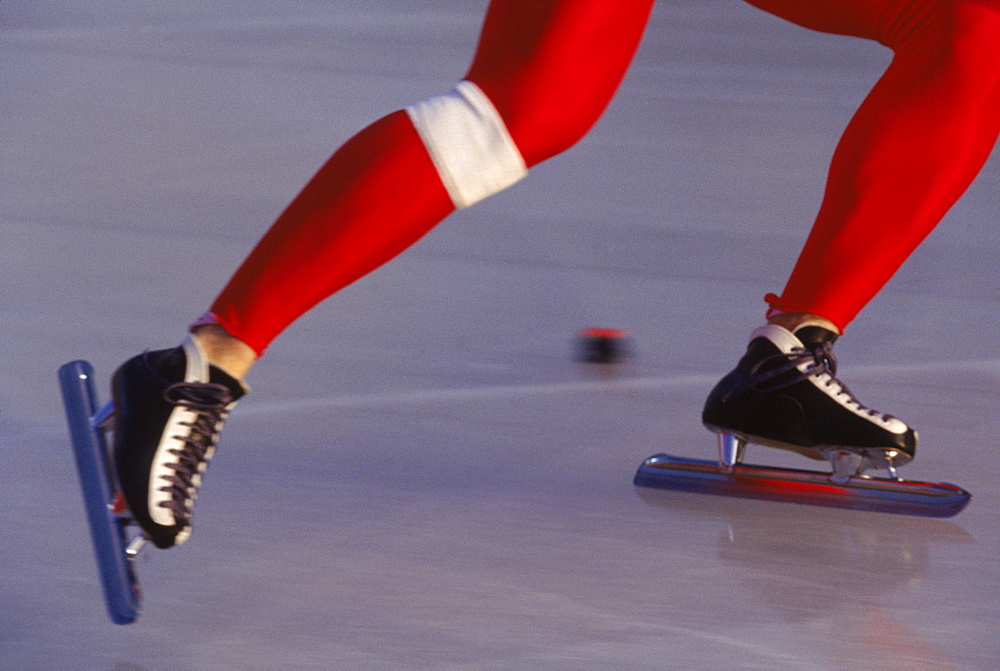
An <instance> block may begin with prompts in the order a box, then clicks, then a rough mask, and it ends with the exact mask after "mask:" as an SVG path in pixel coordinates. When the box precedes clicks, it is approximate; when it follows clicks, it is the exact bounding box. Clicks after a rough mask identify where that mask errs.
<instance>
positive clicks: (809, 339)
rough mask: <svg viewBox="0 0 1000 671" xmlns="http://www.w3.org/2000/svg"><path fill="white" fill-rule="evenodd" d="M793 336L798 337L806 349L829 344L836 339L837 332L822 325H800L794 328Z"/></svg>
mask: <svg viewBox="0 0 1000 671" xmlns="http://www.w3.org/2000/svg"><path fill="white" fill-rule="evenodd" d="M795 337H796V338H798V339H799V340H800V341H801V342H802V344H803V345H805V347H806V348H807V349H815V348H817V347H822V346H823V345H825V344H826V343H830V344H831V345H832V344H833V343H835V342H836V341H837V337H838V336H837V334H836V333H834V332H833V331H830V330H829V329H825V328H823V327H822V326H801V327H799V328H798V329H796V330H795Z"/></svg>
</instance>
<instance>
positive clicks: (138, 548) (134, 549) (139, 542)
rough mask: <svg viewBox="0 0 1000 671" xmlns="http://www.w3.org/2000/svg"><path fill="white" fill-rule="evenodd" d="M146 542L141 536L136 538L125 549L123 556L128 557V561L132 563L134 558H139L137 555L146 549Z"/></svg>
mask: <svg viewBox="0 0 1000 671" xmlns="http://www.w3.org/2000/svg"><path fill="white" fill-rule="evenodd" d="M147 542H148V541H147V539H146V537H145V536H143V535H141V534H140V535H138V536H136V537H135V538H133V539H132V541H131V542H130V543H129V544H128V547H126V548H125V554H126V555H128V558H129V559H130V560H133V561H134V560H135V559H136V557H138V556H139V553H140V552H142V550H143V548H145V547H146V544H147Z"/></svg>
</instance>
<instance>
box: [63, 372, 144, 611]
mask: <svg viewBox="0 0 1000 671" xmlns="http://www.w3.org/2000/svg"><path fill="white" fill-rule="evenodd" d="M59 385H60V388H61V391H62V397H63V403H64V405H65V408H66V420H67V423H68V424H69V432H70V439H71V442H72V444H73V454H74V457H75V459H76V466H77V471H78V472H79V475H80V486H81V489H82V490H83V502H84V507H85V509H86V513H87V522H88V526H89V527H90V537H91V541H92V542H93V546H94V553H95V556H96V559H97V568H98V574H99V576H100V579H101V585H102V587H103V591H104V598H105V603H106V605H107V609H108V615H109V616H110V617H111V621H112V622H114V623H115V624H129V623H132V622H134V621H135V620H136V619H137V618H138V617H139V613H140V610H141V601H142V599H141V592H140V589H139V582H138V578H137V575H136V571H135V559H136V557H137V556H138V554H139V552H140V550H141V549H142V548H143V546H144V545H145V543H146V538H145V537H144V536H143V535H142V534H141V533H140V532H138V527H137V526H136V525H135V523H134V521H133V520H132V518H131V516H130V515H129V514H128V512H127V510H124V508H123V506H122V505H121V503H120V500H119V496H118V495H119V492H120V489H119V487H118V485H117V477H116V475H115V470H114V468H113V466H112V463H111V453H110V451H109V449H108V437H107V433H108V428H109V426H110V421H111V419H112V417H113V415H114V407H113V405H112V404H111V403H110V402H109V403H107V404H105V405H104V406H103V407H102V406H99V405H98V401H97V393H96V391H95V388H94V370H93V367H92V366H91V365H90V364H89V363H88V362H86V361H72V362H70V363H67V364H65V365H63V366H61V367H60V368H59Z"/></svg>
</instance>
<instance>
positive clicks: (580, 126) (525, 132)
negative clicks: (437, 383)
mask: <svg viewBox="0 0 1000 671" xmlns="http://www.w3.org/2000/svg"><path fill="white" fill-rule="evenodd" d="M651 5H652V2H651V1H643V2H624V3H623V2H620V1H618V0H599V1H591V2H579V1H578V0H556V1H548V2H539V1H538V0H494V2H493V3H491V5H490V8H489V11H488V13H487V16H486V20H485V24H484V28H483V34H482V37H481V40H480V44H479V47H478V50H477V53H476V56H475V59H474V61H473V64H472V67H471V69H470V71H469V73H468V75H467V76H466V78H465V83H463V84H460V87H461V88H459V89H456V90H455V91H452V92H451V93H450V94H447V95H445V96H438V97H435V98H431V99H429V100H427V101H423V102H422V103H418V104H417V105H414V106H413V107H412V108H409V109H408V110H407V112H403V111H400V112H396V113H393V114H391V115H389V116H388V117H386V118H384V119H382V120H380V121H378V122H376V123H375V124H373V125H372V126H370V127H368V128H367V129H365V130H364V131H362V132H361V133H360V134H359V135H357V136H356V137H354V138H353V139H351V140H350V141H349V142H348V143H347V144H346V145H345V146H344V147H343V148H341V149H340V150H339V151H338V152H337V153H335V154H334V155H333V157H332V158H331V159H330V160H329V161H328V162H327V164H326V165H325V166H323V168H322V169H321V170H320V171H319V173H318V174H317V175H316V176H315V177H314V178H313V180H312V181H311V182H310V183H309V184H308V185H307V186H306V187H305V189H304V190H303V191H302V193H301V194H299V196H298V197H297V198H296V199H295V200H294V201H293V202H292V204H291V205H290V206H289V207H288V209H287V210H286V211H285V212H284V213H283V214H282V215H281V217H280V218H279V219H278V221H277V222H276V223H275V224H274V226H273V227H272V229H271V230H270V231H269V232H268V233H267V235H266V236H265V237H264V239H263V240H262V241H261V242H260V244H259V245H258V246H257V248H256V249H255V250H254V251H253V252H252V254H251V255H250V256H249V257H248V258H247V260H246V261H245V263H244V264H243V265H242V266H241V267H240V268H239V270H238V271H237V272H236V274H235V276H234V277H233V278H232V280H231V281H230V283H229V284H228V285H227V286H226V287H225V289H223V291H222V293H221V294H220V295H219V297H218V299H217V300H216V301H215V303H214V304H213V305H212V308H211V313H212V314H213V315H214V319H215V320H216V321H217V322H218V324H219V325H220V326H221V327H223V328H224V329H225V331H226V332H228V333H229V334H230V335H231V336H234V337H236V338H237V339H239V340H240V341H242V342H243V343H245V344H246V345H247V346H248V347H249V349H250V350H252V351H253V352H254V353H256V354H260V353H261V352H262V351H263V350H264V348H265V347H266V346H267V345H268V344H269V343H270V342H271V340H272V339H273V338H274V337H275V336H276V335H277V334H278V333H280V332H281V331H282V330H283V329H284V328H285V327H286V326H288V324H290V323H291V322H292V321H294V320H295V319H296V318H298V317H299V316H300V315H302V314H303V313H304V312H306V311H307V310H308V309H310V308H311V307H313V306H314V305H315V304H316V303H318V302H319V301H321V300H323V299H324V298H326V297H327V296H329V295H331V294H333V293H334V292H336V291H338V290H339V289H341V288H342V287H344V286H346V285H348V284H350V283H351V282H353V281H354V280H356V279H358V278H359V277H361V276H363V275H365V274H366V273H368V272H370V271H371V270H373V269H375V268H376V267H378V266H379V265H381V264H383V263H385V262H386V261H388V260H389V259H391V258H393V257H394V256H395V255H397V254H399V253H400V252H402V251H403V250H404V249H406V248H407V247H408V246H410V245H411V244H413V243H414V242H416V241H417V240H418V239H419V238H420V237H421V236H423V235H424V234H425V233H426V232H427V231H428V230H430V229H431V228H432V227H433V226H434V225H435V224H437V223H438V222H439V221H441V220H442V219H443V218H444V217H445V216H447V215H448V214H449V213H450V212H452V211H453V210H454V209H455V208H456V207H463V206H466V205H469V204H471V203H472V202H475V201H476V200H478V199H480V198H482V197H486V196H488V195H489V194H490V193H493V192H495V191H497V190H499V189H501V188H504V187H505V186H506V185H507V184H509V183H511V182H512V181H515V180H516V179H518V178H520V177H521V176H522V175H523V172H524V170H526V169H527V168H530V167H531V166H533V165H535V164H536V163H538V162H540V161H543V160H545V159H546V158H549V157H550V156H552V155H554V154H555V153H558V152H559V151H562V150H564V149H565V148H567V147H568V146H570V145H572V144H573V143H574V142H576V141H577V140H578V139H580V137H582V136H583V135H584V134H585V133H586V131H587V130H588V129H589V128H590V127H591V126H592V125H593V124H594V122H595V121H596V120H597V119H598V117H599V116H600V114H601V112H602V111H603V110H604V108H605V106H606V105H607V103H608V102H609V100H610V99H611V96H612V94H613V93H614V91H615V89H616V88H617V86H618V84H619V83H620V81H621V79H622V77H623V75H624V72H625V70H626V68H627V66H628V64H629V62H630V61H631V58H632V55H633V54H634V52H635V49H636V47H637V45H638V43H639V39H640V37H641V35H642V31H643V28H644V26H645V23H646V20H647V18H648V14H649V12H650V8H651ZM470 126H471V129H470ZM498 138H499V139H498ZM477 143H482V144H483V145H484V146H485V149H483V150H482V151H480V152H478V153H477V152H475V151H469V150H468V149H467V147H469V146H472V145H476V144H477ZM477 146H478V145H477Z"/></svg>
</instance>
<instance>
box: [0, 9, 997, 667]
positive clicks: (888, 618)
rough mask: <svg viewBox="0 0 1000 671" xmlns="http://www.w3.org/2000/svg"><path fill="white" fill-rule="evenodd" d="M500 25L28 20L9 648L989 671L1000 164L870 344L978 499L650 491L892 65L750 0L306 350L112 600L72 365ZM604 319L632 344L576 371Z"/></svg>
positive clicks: (327, 310) (10, 206)
mask: <svg viewBox="0 0 1000 671" xmlns="http://www.w3.org/2000/svg"><path fill="white" fill-rule="evenodd" d="M484 7H485V3H484V2H481V1H477V2H470V1H467V0H451V1H440V2H433V3H416V2H407V1H404V0H385V1H380V2H367V1H365V2H362V1H360V0H357V1H353V2H346V1H345V2H341V1H337V2H315V1H309V2H306V1H296V2H291V1H286V2H262V1H258V0H250V1H240V2H235V1H233V0H213V2H197V1H195V0H175V1H174V2H153V1H152V0H129V1H128V2H126V1H124V0H85V1H84V0H60V1H58V2H56V1H53V0H34V1H33V2H11V1H8V2H0V241H2V249H3V262H2V264H0V286H2V300H0V325H2V331H0V333H2V342H3V348H4V353H5V356H4V366H3V368H2V385H0V405H2V410H0V472H2V473H3V475H4V486H3V487H2V488H0V492H2V493H0V497H2V509H3V511H4V515H3V517H4V524H3V531H2V533H3V542H2V543H0V566H2V568H3V577H2V581H0V602H2V604H3V607H2V609H0V667H3V668H38V669H42V668H45V669H49V668H107V669H112V668H114V669H139V668H148V669H166V668H171V669H175V668H199V669H228V668H234V669H235V668H240V669H245V668H261V669H274V668H375V669H377V668H434V669H439V668H554V669H587V668H595V669H603V668H769V669H770V668H789V669H791V668H795V669H799V668H861V667H866V668H989V667H992V666H994V665H995V664H996V660H997V659H998V658H1000V643H998V639H997V636H996V632H997V630H998V628H1000V589H998V587H1000V578H998V572H997V570H996V568H997V559H996V557H997V552H998V550H1000V524H998V522H1000V519H998V513H997V510H998V509H1000V505H998V503H1000V502H998V495H997V493H996V489H997V488H996V486H995V483H996V476H995V472H994V469H993V468H992V464H993V462H994V461H995V459H996V454H995V452H996V447H995V445H994V444H993V443H994V442H995V436H996V434H997V431H998V428H1000V424H998V419H997V409H998V408H1000V357H998V354H997V352H998V351H1000V347H998V345H1000V341H998V335H997V334H998V333H1000V328H998V327H1000V320H998V317H997V315H998V313H1000V298H998V297H1000V273H997V272H996V270H995V266H996V263H997V260H998V256H1000V253H998V252H1000V229H998V227H997V214H998V206H997V203H998V202H1000V198H998V196H1000V193H998V190H997V184H998V172H1000V162H998V161H997V157H996V155H994V157H993V160H992V161H991V162H990V163H989V164H988V165H987V167H986V169H985V171H984V172H983V174H982V175H981V176H980V178H979V179H978V181H977V182H976V183H975V184H974V186H973V188H972V189H971V190H970V192H969V193H968V194H967V196H966V198H965V199H964V200H963V201H962V202H961V203H959V205H958V206H956V207H955V208H954V210H953V211H952V213H951V214H950V215H949V216H948V218H947V220H946V222H945V223H944V225H942V226H941V227H940V228H939V230H938V231H937V232H935V233H934V234H933V235H932V236H931V238H930V239H929V240H928V242H927V243H926V245H925V246H924V247H923V248H922V249H921V250H919V251H918V252H917V253H916V254H915V256H914V257H913V259H912V261H911V263H910V264H909V265H908V266H907V267H906V268H905V269H904V270H903V271H902V272H901V273H900V274H899V275H898V276H897V277H896V278H895V279H894V280H893V281H892V282H891V283H890V285H889V286H888V287H887V289H886V291H885V292H884V293H883V294H882V295H881V296H880V297H879V298H877V299H876V301H875V302H874V303H873V304H872V305H871V306H870V308H869V309H868V310H867V311H866V312H865V313H864V314H863V316H862V317H861V318H860V319H859V320H858V321H857V322H856V323H855V324H854V325H853V326H852V328H851V330H850V333H849V337H845V338H844V339H843V340H842V341H841V343H840V344H839V345H838V355H839V357H840V359H841V363H842V371H843V377H844V379H845V380H846V381H848V382H849V383H850V384H851V386H852V389H853V390H854V391H855V392H856V393H857V394H858V396H859V397H861V398H862V399H864V400H866V401H868V402H870V403H871V404H872V405H875V406H876V407H878V408H879V409H882V410H888V411H892V412H895V413H897V414H899V415H900V416H902V417H904V418H905V419H907V420H908V421H909V422H911V423H912V424H913V425H914V426H916V427H917V428H918V429H919V430H920V432H921V436H922V439H923V443H922V447H921V450H920V454H919V458H918V459H917V460H916V461H915V462H914V463H913V464H911V465H909V466H907V467H906V470H905V473H904V475H906V476H907V477H911V478H914V479H930V480H938V479H939V480H946V481H952V482H954V483H956V484H959V485H961V486H963V487H965V488H967V489H969V490H970V491H972V492H973V500H972V503H971V504H970V505H969V508H968V509H967V510H966V511H965V512H963V513H962V515H961V516H960V517H957V518H955V519H954V520H952V521H947V522H944V521H937V520H925V519H916V518H900V517H896V516H890V515H882V514H874V513H870V514H866V513H856V512H850V511H843V510H830V509H818V508H809V507H801V506H794V505H782V504H774V503H768V502H760V501H745V500H734V499H721V498H715V497H702V496H696V495H685V494H680V493H669V492H663V493H656V492H645V491H644V492H637V491H636V490H635V489H634V488H633V487H632V485H631V478H632V475H633V473H634V471H635V468H636V467H637V466H638V464H639V463H640V461H641V460H642V459H644V458H645V457H647V456H649V455H651V454H653V453H656V452H661V451H668V452H672V453H676V454H681V455H686V456H693V457H707V456H710V455H711V454H712V450H713V444H714V441H713V438H712V436H710V435H709V434H708V433H707V432H705V431H704V429H703V428H702V427H701V426H700V425H699V413H700V408H701V402H702V400H703V398H704V396H705V394H706V393H707V391H708V389H709V388H710V387H711V385H712V383H713V382H714V381H715V379H717V377H718V376H719V375H721V374H722V373H724V372H725V371H726V370H727V369H728V367H729V366H730V365H731V364H732V363H733V361H734V360H735V357H736V356H737V355H738V353H739V351H740V350H741V348H742V347H743V345H744V340H745V337H746V335H747V334H748V333H749V331H750V330H751V329H752V328H753V327H754V326H755V325H756V324H757V322H758V320H759V318H760V315H761V310H762V308H763V304H762V302H761V296H762V295H763V294H764V293H765V292H767V291H775V290H780V289H781V285H782V283H783V281H784V278H785V276H786V275H787V272H788V270H789V269H790V268H791V264H792V263H793V261H794V258H795V254H796V253H797V250H798V247H799V245H800V244H801V242H802V240H803V239H804V236H805V233H806V230H807V227H808V223H809V221H810V219H811V217H812V215H813V213H814V211H815V208H816V206H817V204H818V199H819V195H820V191H821V189H822V184H823V180H824V173H825V168H826V165H827V162H828V158H829V155H830V152H831V150H832V147H833V145H834V143H835V142H836V139H837V137H838V135H839V132H840V130H841V129H842V127H843V125H844V124H845V123H846V121H847V119H848V118H849V117H850V115H851V113H852V111H853V109H854V107H855V106H856V105H857V104H858V102H859V101H860V100H861V98H862V97H863V95H864V94H865V93H866V91H867V89H868V87H869V86H870V85H871V83H872V82H873V81H874V80H875V79H876V78H877V77H878V75H879V73H880V71H881V70H882V69H883V68H884V67H885V65H886V63H887V62H888V57H889V55H888V52H887V51H886V50H885V49H883V48H881V47H879V46H877V45H874V44H868V43H865V42H861V41H858V40H852V39H848V38H837V37H830V36H824V35H819V34H814V33H810V32H807V31H805V30H802V29H798V28H795V27H793V26H790V25H788V24H786V23H784V22H781V21H778V20H775V19H773V18H771V17H769V16H767V15H766V14H763V13H761V12H759V11H757V10H754V9H753V8H751V7H749V6H748V5H743V4H741V3H731V2H724V1H722V0H700V1H699V2H671V3H658V4H657V7H656V10H655V13H654V16H653V20H652V25H651V26H650V29H649V31H648V34H647V37H646V39H645V42H644V45H643V47H642V49H641V51H640V53H639V55H638V58H637V60H636V63H635V65H634V67H633V69H632V71H631V73H630V75H629V77H628V79H627V81H626V82H625V84H624V86H623V87H622V90H621V93H620V95H619V96H618V97H617V98H616V100H615V101H614V103H613V104H612V105H611V107H610V109H609V110H608V112H607V114H606V116H605V117H604V119H603V120H602V121H601V123H600V124H599V125H598V126H597V127H596V128H595V129H594V131H593V133H592V134H591V135H590V136H589V137H588V138H587V139H586V140H585V141H584V142H583V143H581V144H580V145H579V146H577V147H575V148H574V149H572V150H571V151H569V152H567V153H566V154H565V155H563V156H560V157H557V158H556V159H554V160H552V161H551V162H549V163H547V164H544V165H542V166H540V167H539V168H537V169H536V170H534V171H533V174H532V176H531V177H530V178H529V179H528V180H526V181H525V182H523V183H521V184H519V185H518V186H516V187H515V188H513V189H511V190H509V191H508V192H506V193H503V194H501V195H498V196H496V197H494V198H492V199H490V200H488V201H486V202H484V203H482V204H481V205H479V206H477V207H475V208H472V209H470V210H467V211H464V212H462V213H460V214H458V215H456V216H455V217H453V218H452V219H451V220H449V221H448V222H447V223H445V224H444V225H442V226H441V227H439V228H438V229H436V230H435V231H434V232H433V233H432V234H431V235H429V236H428V237H427V238H426V239H425V240H423V241H422V242H421V243H419V244H418V245H417V246H416V247H415V248H414V249H413V250H411V251H410V252H409V253H408V254H406V255H404V256H403V257H401V258H400V259H398V260H397V261H395V262H394V263H392V264H390V265H389V266H387V267H385V268H383V269H382V270H380V271H379V272H377V273H376V274H374V275H372V276H370V277H368V278H366V279H364V280H363V281H361V282H359V283H357V284H356V285H354V286H352V287H350V288H349V289H347V290H345V291H344V292H342V293H341V294H340V295H338V296H337V297H335V298H334V299H332V300H330V301H328V302H327V303H325V304H324V305H322V306H321V307H320V308H318V309H316V310H315V311H314V312H312V313H311V314H309V315H308V316H307V317H305V318H304V319H302V320H301V321H300V322H299V323H297V324H296V325H294V326H293V327H292V328H291V329H290V330H289V331H288V332H287V333H286V334H285V335H283V336H282V337H281V338H280V339H279V340H278V341H276V343H275V344H274V346H273V348H272V350H271V351H270V352H269V354H268V356H267V357H266V359H265V360H264V361H263V362H262V363H261V364H260V366H259V367H258V368H257V369H255V371H254V372H253V374H252V376H251V379H250V382H251V384H252V385H253V387H254V393H253V394H252V395H250V396H249V397H248V398H247V399H246V400H245V401H243V402H242V403H241V405H240V407H239V408H238V409H237V412H236V413H235V414H234V416H233V417H232V419H231V421H230V423H229V425H228V426H227V429H226V432H225V435H224V438H223V445H222V448H221V449H220V451H219V454H218V456H217V458H216V460H215V461H214V462H213V466H212V470H211V473H210V475H209V477H208V479H207V482H206V485H205V487H204V488H203V493H202V496H201V498H200V501H199V507H198V514H197V517H196V530H195V535H194V536H193V538H192V540H191V541H190V542H189V543H188V544H187V545H185V546H184V547H182V548H179V549H177V550H172V551H170V552H159V553H153V554H152V556H150V557H149V559H148V561H143V562H142V563H141V566H140V571H141V575H142V580H143V584H144V588H145V594H146V612H145V614H144V615H143V618H142V620H141V621H140V622H139V623H138V624H136V625H133V626H130V627H124V628H122V627H115V626H114V625H112V624H110V623H109V622H108V621H107V619H106V617H105V614H104V610H103V606H102V603H101V600H100V595H99V591H98V585H97V582H96V572H95V568H94V565H93V560H92V557H91V550H90V547H89V541H88V539H87V536H86V528H85V522H84V514H83V509H82V505H81V501H80V494H79V492H78V488H77V484H76V481H75V478H76V474H75V472H74V469H73V465H72V460H71V453H70V449H69V445H68V441H67V436H66V428H65V425H64V422H63V420H62V415H61V413H62V410H61V406H60V400H59V398H58V391H57V384H56V378H55V372H56V368H57V367H58V366H59V365H60V364H61V363H63V362H65V361H68V360H70V359H75V358H86V359H89V360H90V361H92V362H93V363H94V365H95V366H96V368H97V370H98V374H99V375H103V376H105V377H104V379H106V377H107V376H108V375H109V374H110V373H111V371H112V370H113V368H114V367H115V366H116V365H117V364H118V363H119V362H120V361H121V360H123V359H124V358H126V357H127V356H131V355H132V354H134V353H136V352H138V351H141V350H143V349H145V348H150V347H163V346H170V345H173V344H176V343H177V342H179V341H180V339H181V337H182V335H183V330H184V326H185V324H186V323H187V322H188V321H190V320H191V319H193V318H194V317H196V316H197V315H198V314H199V313H200V312H201V311H202V310H204V309H205V307H206V305H207V304H208V302H209V301H210V300H211V299H212V298H213V296H214V295H215V293H216V292H217V291H218V289H219V288H220V287H221V285H222V283H223V282H224V281H225V279H226V278H227V277H228V275H229V273H230V272H231V271H232V270H233V268H234V267H235V265H236V264H237V263H238V262H239V260H240V259H241V258H242V257H243V255H244V254H245V253H246V252H247V251H248V250H249V248H250V246H251V245H252V244H253V242H254V241H255V240H256V239H257V237H258V236H259V235H260V234H261V233H262V232H263V231H264V230H265V229H266V227H267V226H268V225H269V224H270V222H271V221H272V220H273V218H274V216H275V215H276V214H277V213H278V212H279V211H280V210H281V209H282V208H283V207H284V206H285V204H287V202H288V200H289V199H290V198H291V197H292V196H293V195H294V194H295V192H296V191H297V190H298V188H300V186H301V185H302V184H303V183H304V182H305V181H306V179H307V178H308V177H309V176H310V175H311V174H312V172H313V171H314V170H315V169H316V168H317V167H318V166H319V165H320V164H321V163H322V161H323V160H325V158H326V157H327V155H328V154H329V153H330V152H332V151H333V149H335V148H336V147H337V146H338V145H339V144H340V143H341V142H343V141H344V140H346V139H347V138H348V137H349V136H350V135H351V134H353V132H355V131H356V130H357V129H359V128H360V127H361V126H362V125H364V124H366V123H368V122H370V121H372V120H374V119H375V118H377V117H379V116H381V115H382V114H384V113H386V112H389V111H391V110H394V109H397V108H399V107H402V106H403V105H405V104H408V103H410V102H413V101H415V100H419V99H422V98H424V97H427V96H429V95H433V94H436V93H440V92H443V91H445V90H447V89H448V88H450V86H451V85H452V83H453V82H454V80H455V79H457V78H458V77H459V76H461V74H462V73H463V72H464V69H465V67H466V65H467V62H468V59H469V57H470V55H471V52H472V49H473V48H474V46H475V41H476V33H477V29H478V25H479V22H480V19H481V15H482V12H483V9H484ZM588 326H613V327H618V328H625V329H628V330H629V331H630V332H631V334H632V337H633V340H634V344H635V350H636V355H637V356H636V358H635V359H634V360H632V361H630V362H629V363H627V364H625V365H623V366H620V367H613V368H611V369H604V368H601V367H595V366H589V365H585V364H580V363H577V362H575V361H573V356H572V354H573V340H574V338H575V336H576V334H577V332H578V331H579V330H580V329H582V328H584V327H588ZM753 456H754V460H755V461H766V460H771V461H776V462H782V460H783V459H785V457H782V456H781V455H770V454H754V455H753ZM788 458H789V459H794V457H788ZM782 463H784V462H782ZM786 465H798V466H802V464H799V463H798V462H793V464H786Z"/></svg>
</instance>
